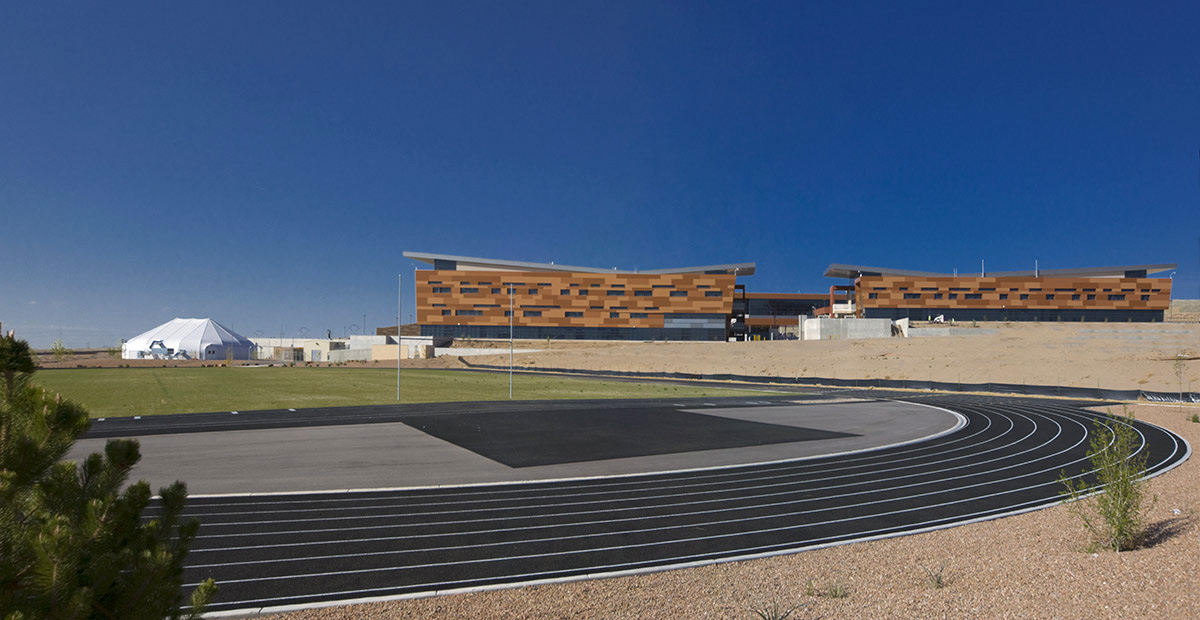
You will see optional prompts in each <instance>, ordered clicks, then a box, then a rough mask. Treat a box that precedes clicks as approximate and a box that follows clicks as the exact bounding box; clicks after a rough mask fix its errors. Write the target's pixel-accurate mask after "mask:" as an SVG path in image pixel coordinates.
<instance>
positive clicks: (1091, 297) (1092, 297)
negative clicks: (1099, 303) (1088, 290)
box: [1087, 294, 1096, 301]
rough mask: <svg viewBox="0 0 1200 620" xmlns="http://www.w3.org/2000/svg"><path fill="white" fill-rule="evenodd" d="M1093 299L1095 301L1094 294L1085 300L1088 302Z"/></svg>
mask: <svg viewBox="0 0 1200 620" xmlns="http://www.w3.org/2000/svg"><path fill="white" fill-rule="evenodd" d="M1095 299H1096V296H1095V295H1094V294H1092V295H1088V298H1087V300H1088V301H1094V300H1095Z"/></svg>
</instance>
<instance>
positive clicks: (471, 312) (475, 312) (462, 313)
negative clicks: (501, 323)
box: [454, 310, 483, 316]
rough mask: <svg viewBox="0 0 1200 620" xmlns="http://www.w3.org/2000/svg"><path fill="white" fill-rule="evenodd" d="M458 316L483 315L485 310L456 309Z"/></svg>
mask: <svg viewBox="0 0 1200 620" xmlns="http://www.w3.org/2000/svg"><path fill="white" fill-rule="evenodd" d="M454 314H455V315H456V316H483V310H455V311H454Z"/></svg>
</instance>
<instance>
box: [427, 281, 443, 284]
mask: <svg viewBox="0 0 1200 620" xmlns="http://www.w3.org/2000/svg"><path fill="white" fill-rule="evenodd" d="M429 283H430V284H441V283H442V281H441V280H430V281H429Z"/></svg>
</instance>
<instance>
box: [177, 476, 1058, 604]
mask: <svg viewBox="0 0 1200 620" xmlns="http://www.w3.org/2000/svg"><path fill="white" fill-rule="evenodd" d="M1052 470H1053V468H1051V469H1046V470H1042V472H1047V471H1052ZM1023 477H1026V476H1019V477H1018V478H1023ZM988 484H991V483H988ZM1058 484H1059V481H1058V480H1048V481H1046V482H1043V483H1040V484H1035V485H1031V486H1028V487H1021V488H1017V489H1007V490H1003V491H997V492H995V493H987V494H984V495H980V496H974V497H967V498H963V499H957V500H951V501H948V502H941V503H939V504H933V505H923V506H914V507H910V508H903V509H900V510H891V511H887V512H881V513H872V514H865V515H855V516H852V517H847V518H845V519H832V520H829V521H820V522H817V523H801V524H792V525H784V526H779V527H770V528H762V529H757V530H750V531H744V530H742V531H737V532H728V533H724V534H714V535H711V536H691V537H686V538H676V539H671V540H658V541H650V542H644V543H634V544H630V545H610V546H605V547H591V548H588V549H572V550H566V551H552V552H548V553H528V554H523V555H513V556H506V557H496V558H477V559H471V560H453V561H449V562H427V563H424V564H412V565H406V566H389V567H382V568H361V569H351V570H340V571H322V572H317V573H304V574H297V575H273V576H269V577H249V578H245V579H222V580H221V582H222V583H250V582H261V581H283V580H288V579H306V578H310V577H332V576H336V575H359V574H366V573H381V572H396V571H407V570H414V569H421V568H435V567H443V566H462V565H467V564H486V563H492V562H504V561H511V560H528V559H537V558H546V557H562V556H569V555H581V554H587V553H600V552H605V551H624V550H628V549H636V548H643V547H660V546H664V545H676V544H684V543H692V542H699V541H706V540H717V539H723V538H731V537H735V536H755V535H760V534H769V533H773V532H783V531H789V530H796V529H801V528H811V527H819V526H823V525H834V524H838V523H845V522H848V521H860V520H862V519H872V518H878V517H886V516H892V515H898V514H903V513H907V512H914V511H924V510H931V509H935V508H941V507H944V506H950V505H954V504H962V503H965V502H974V501H980V500H984V499H988V498H992V497H998V496H1001V495H1008V494H1011V493H1019V492H1025V491H1029V490H1032V489H1036V488H1039V487H1044V486H1047V485H1058ZM973 486H979V485H973ZM1056 495H1057V494H1056ZM881 501H895V500H881ZM1060 501H1061V500H1059V502H1060ZM871 503H878V502H871ZM1056 503H1058V502H1056ZM841 509H842V508H840V507H839V508H832V509H831V510H841ZM779 516H780V515H769V516H767V515H764V516H759V517H750V518H746V519H729V520H725V521H718V522H715V523H714V524H723V523H735V522H737V523H740V522H745V521H750V520H758V519H767V518H778V517H779ZM940 520H945V519H944V518H943V519H940ZM935 521H936V520H935ZM685 527H686V528H694V525H686V526H682V525H681V526H666V527H662V528H648V529H647V530H643V531H658V530H669V529H680V528H685ZM622 534H624V532H614V533H611V534H610V535H622ZM784 544H786V543H784ZM477 546H484V545H477ZM468 547H470V546H468ZM252 563H253V562H248V563H246V564H252ZM212 566H219V565H212ZM198 585H200V584H199V583H191V584H186V585H185V587H193V586H198Z"/></svg>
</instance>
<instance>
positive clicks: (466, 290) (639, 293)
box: [433, 282, 722, 297]
mask: <svg viewBox="0 0 1200 620" xmlns="http://www.w3.org/2000/svg"><path fill="white" fill-rule="evenodd" d="M480 284H483V283H482V282H481V283H480ZM597 286H598V285H597ZM612 286H623V285H620V284H613V285H612ZM666 286H670V285H657V284H656V285H654V287H655V288H665V287H666ZM696 288H709V287H707V286H697V287H696ZM527 290H528V292H529V294H530V295H537V294H538V289H536V288H531V289H527ZM502 291H503V292H504V293H515V292H516V290H515V289H514V288H508V289H503V288H493V289H492V294H493V295H499V294H501V292H502ZM458 292H459V293H461V294H465V295H475V294H478V293H479V289H478V288H476V287H462V288H459V289H458ZM433 293H434V294H435V295H448V294H450V293H451V289H450V287H448V286H435V287H433ZM559 294H561V295H570V294H571V290H570V289H559ZM578 294H579V296H581V297H586V296H587V294H588V291H587V289H578ZM605 294H607V295H608V296H609V297H624V296H625V291H623V290H614V289H609V290H608V291H606V293H605ZM651 294H652V291H648V290H635V291H634V292H633V296H634V297H650V296H651ZM687 296H688V292H687V291H671V297H687ZM704 296H705V297H721V296H722V293H721V291H719V290H716V291H704Z"/></svg>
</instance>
